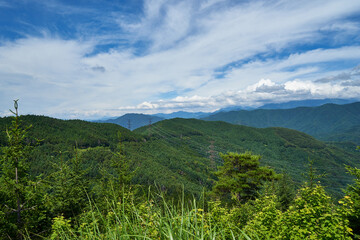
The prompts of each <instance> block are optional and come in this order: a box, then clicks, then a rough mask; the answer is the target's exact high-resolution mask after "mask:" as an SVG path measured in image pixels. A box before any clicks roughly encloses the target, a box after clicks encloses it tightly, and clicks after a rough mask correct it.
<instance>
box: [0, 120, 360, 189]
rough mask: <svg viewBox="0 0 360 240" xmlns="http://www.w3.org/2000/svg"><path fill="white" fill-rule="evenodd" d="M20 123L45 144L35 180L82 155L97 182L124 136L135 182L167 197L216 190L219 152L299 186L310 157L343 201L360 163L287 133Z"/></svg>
mask: <svg viewBox="0 0 360 240" xmlns="http://www.w3.org/2000/svg"><path fill="white" fill-rule="evenodd" d="M21 119H22V120H23V122H24V124H25V125H30V124H32V126H33V127H32V128H31V129H30V130H29V138H28V139H29V142H33V143H35V142H34V140H33V139H34V138H38V139H43V141H41V142H40V143H39V144H38V145H37V146H35V151H34V152H33V155H32V156H31V158H30V163H31V173H32V174H33V175H38V174H40V173H42V174H44V175H46V174H49V172H51V171H52V165H53V164H54V163H56V162H58V161H60V160H61V161H66V160H67V159H71V158H72V157H74V156H75V155H76V154H78V155H77V157H80V158H82V163H83V167H84V169H89V170H90V172H89V174H88V177H89V178H91V179H97V178H99V177H100V175H101V174H100V172H99V171H100V169H104V168H111V166H110V165H108V160H109V158H111V156H112V153H113V152H114V151H116V148H117V145H118V143H119V138H118V132H120V135H121V138H120V141H121V151H122V154H124V155H125V157H126V158H127V160H128V162H129V164H130V166H131V169H132V170H135V169H136V172H135V176H134V178H133V183H138V184H144V185H152V184H154V183H157V184H159V186H161V187H162V188H163V189H166V190H167V191H168V192H174V191H178V190H179V191H181V188H182V186H185V190H186V191H187V192H189V193H195V194H196V193H199V192H201V190H202V189H203V187H205V188H206V189H210V187H211V185H212V183H213V180H214V179H215V176H214V175H213V172H214V170H215V169H216V166H219V165H221V164H222V161H221V160H220V157H219V153H227V152H230V151H231V152H245V151H252V152H253V153H254V154H260V155H262V160H261V163H262V164H263V165H269V166H271V167H273V168H275V169H276V171H277V172H279V173H282V172H284V173H287V174H289V175H290V176H291V177H292V178H293V179H294V180H295V181H296V182H298V183H300V182H302V181H304V180H305V177H304V175H303V173H305V172H306V171H307V170H306V169H307V163H308V159H312V160H314V162H315V167H316V168H318V169H319V172H320V173H323V172H326V173H327V176H326V178H325V179H323V183H324V184H325V185H326V186H328V188H329V191H330V192H332V193H335V194H338V195H340V194H341V189H342V188H344V187H345V185H346V184H348V183H350V177H349V176H348V175H347V174H346V173H345V168H344V164H349V165H355V164H356V163H359V162H360V154H359V153H357V152H355V151H353V150H350V151H349V152H345V151H344V150H341V149H338V148H336V147H334V146H329V145H327V144H325V143H323V142H321V141H318V140H316V139H314V138H313V137H311V136H309V135H306V134H304V133H301V132H298V131H294V130H289V129H285V128H266V129H257V128H253V127H246V126H238V125H232V124H228V123H225V122H207V121H202V120H195V119H171V120H164V121H161V122H158V123H155V124H152V125H151V126H147V127H142V128H140V129H137V130H135V131H133V132H131V131H129V130H127V129H125V128H123V127H120V126H118V125H115V124H108V123H90V122H85V121H80V120H68V121H65V120H59V119H53V118H49V117H42V116H22V117H21ZM9 125H10V119H9V118H0V130H1V133H0V139H1V145H2V146H3V145H4V144H6V141H5V129H6V126H9ZM34 145H35V144H34ZM75 147H77V149H78V150H77V151H76V150H74V148H75ZM351 148H352V147H350V148H349V149H351ZM354 149H355V147H354Z"/></svg>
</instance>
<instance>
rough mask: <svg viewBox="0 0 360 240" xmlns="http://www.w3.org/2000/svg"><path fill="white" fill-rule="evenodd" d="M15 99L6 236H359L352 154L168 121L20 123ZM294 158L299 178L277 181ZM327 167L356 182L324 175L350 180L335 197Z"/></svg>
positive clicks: (1, 190) (1, 233)
mask: <svg viewBox="0 0 360 240" xmlns="http://www.w3.org/2000/svg"><path fill="white" fill-rule="evenodd" d="M15 103H16V105H15V111H14V117H12V118H2V119H1V126H2V128H3V131H2V134H3V135H1V138H0V139H1V141H0V144H1V155H0V159H1V161H0V203H1V204H0V237H1V238H2V239H49V238H50V239H351V238H358V237H359V236H358V234H360V232H359V229H358V228H357V226H359V225H360V221H359V220H360V210H359V209H360V207H359V206H360V190H359V189H360V185H359V184H360V174H359V172H360V170H359V169H358V168H357V165H356V164H354V162H355V161H356V160H358V156H359V155H358V153H356V152H352V153H348V152H345V151H344V150H342V149H338V148H336V147H333V146H328V145H326V144H324V143H322V142H319V141H317V140H315V139H313V138H311V137H309V136H308V135H306V134H302V133H299V132H296V131H292V130H287V129H282V128H271V129H262V130H258V129H254V128H249V127H242V126H232V125H230V124H225V123H220V122H213V123H207V122H204V121H199V120H183V119H174V120H169V121H162V122H159V123H157V124H155V125H153V126H151V127H148V128H142V129H138V130H137V131H135V132H130V131H128V130H126V129H124V128H122V127H119V126H117V125H113V124H99V123H88V122H84V121H78V120H76V121H75V120H73V121H62V120H57V119H51V118H47V117H37V116H21V117H20V116H19V114H18V106H17V102H15ZM30 123H31V125H30ZM209 129H212V130H213V131H211V130H209ZM215 129H216V131H215ZM209 132H212V134H209ZM227 142H228V143H229V145H226V144H227ZM276 146H278V148H279V149H276ZM260 149H267V150H265V151H263V152H261V151H260ZM247 150H251V151H252V152H254V153H260V154H261V155H262V156H263V158H261V157H260V156H259V155H256V154H254V153H251V152H248V151H247ZM220 151H221V152H224V154H221V155H220V157H218V155H217V153H218V152H220ZM231 151H233V152H231ZM236 152H243V153H236ZM316 152H318V153H316ZM263 153H265V154H263ZM270 153H272V154H270ZM280 153H281V154H280ZM292 153H293V154H294V156H293V157H292V156H291V155H289V156H288V157H284V156H286V155H288V154H292ZM265 156H266V157H265ZM314 156H315V157H317V158H313V157H314ZM277 158H278V159H277ZM301 158H304V159H303V160H302V162H307V163H308V166H301V168H299V169H303V170H304V171H301V170H300V171H299V169H298V170H296V169H293V172H291V171H287V172H289V174H282V175H281V174H277V173H275V171H277V172H278V173H281V169H282V170H290V169H291V168H292V167H293V166H300V165H301V164H299V163H297V164H298V165H296V164H295V163H291V162H292V161H291V160H293V161H300V159H301ZM308 158H310V159H314V161H308ZM263 160H266V161H263ZM261 162H262V164H260V163H261ZM289 162H290V163H291V164H289ZM268 163H273V165H272V166H273V168H274V169H275V170H274V169H272V168H269V167H266V166H265V165H268ZM344 163H345V164H346V165H347V167H346V169H345V167H344V165H343V164H344ZM286 164H289V165H286ZM292 164H295V165H292ZM269 165H270V164H269ZM325 165H328V166H331V167H332V168H334V169H333V171H329V173H330V174H335V173H336V172H339V171H340V169H342V170H341V171H343V172H345V171H348V172H349V173H350V174H348V175H349V176H350V175H352V176H353V177H354V179H355V182H354V181H352V180H351V179H350V177H349V178H347V179H344V178H337V179H336V175H332V176H331V178H334V177H335V179H336V180H335V181H339V182H340V185H338V186H342V187H343V188H345V187H346V184H350V183H352V184H351V185H349V186H348V187H347V191H346V193H344V194H343V195H342V196H341V197H340V196H339V191H336V189H335V190H334V189H333V191H330V192H332V193H337V194H336V195H334V194H332V195H329V193H327V191H326V190H328V188H324V187H323V186H322V185H321V184H320V182H318V180H319V179H320V177H321V176H322V175H323V174H321V173H320V174H319V173H317V172H316V170H315V168H316V167H318V168H319V166H320V167H324V166H325ZM217 166H219V168H217ZM335 168H336V169H335ZM328 170H331V168H328ZM296 171H297V173H296ZM301 172H304V173H307V175H306V176H301V177H298V178H293V176H296V174H297V175H301ZM322 180H326V178H325V179H324V178H322ZM327 181H329V180H327ZM325 182H326V181H325ZM334 196H336V197H337V199H338V200H335V198H334Z"/></svg>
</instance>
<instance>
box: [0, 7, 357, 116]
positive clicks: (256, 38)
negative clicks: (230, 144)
mask: <svg viewBox="0 0 360 240" xmlns="http://www.w3.org/2000/svg"><path fill="white" fill-rule="evenodd" d="M55 3H56V2H52V5H51V4H50V5H49V6H50V7H51V6H57V5H56V4H55ZM54 4H55V5H54ZM143 8H144V14H143V16H138V17H139V18H138V21H128V19H126V18H124V16H123V15H122V17H121V18H116V19H113V21H114V25H115V24H116V26H117V27H118V26H120V28H121V30H123V31H125V32H123V33H122V35H121V37H126V41H128V42H130V43H133V44H134V45H132V46H131V47H129V48H124V47H122V48H113V49H112V50H109V51H107V52H106V51H105V52H104V51H102V52H101V53H97V54H94V52H93V50H94V49H95V48H96V47H97V45H99V44H103V43H104V42H106V43H107V42H108V41H113V40H114V39H115V40H116V39H119V36H112V34H111V33H109V34H108V35H104V36H103V35H101V36H94V40H93V41H84V40H81V39H78V40H76V39H73V40H63V39H60V38H54V37H52V36H51V34H50V35H48V36H44V37H43V38H34V37H28V38H26V39H20V40H17V41H14V42H3V43H0V44H1V45H0V87H1V88H0V100H1V102H2V103H1V105H0V110H1V111H2V112H3V111H5V110H3V109H7V108H8V105H7V102H6V101H7V100H8V99H13V98H14V99H15V98H21V99H23V101H24V102H26V103H25V104H26V109H27V111H28V112H31V113H37V114H47V115H59V114H64V112H71V113H73V114H78V115H77V116H81V115H82V116H90V115H96V116H97V115H101V114H102V113H103V114H118V113H119V112H121V111H130V110H138V111H140V110H146V109H148V110H151V111H157V110H164V111H167V110H169V109H175V110H176V109H180V108H183V109H186V110H192V109H194V110H195V109H198V110H205V111H206V110H214V109H217V108H220V107H223V106H228V105H235V104H240V105H244V104H249V105H253V104H255V105H256V104H259V102H261V101H266V100H269V99H276V100H280V99H287V98H303V97H321V96H325V97H328V96H331V97H334V96H335V97H336V96H338V97H348V96H355V97H356V91H355V90H356V89H357V88H356V87H357V85H356V84H357V83H356V82H351V81H350V82H346V83H345V82H343V81H342V79H340V80H339V81H328V82H326V81H323V82H320V81H318V82H314V80H317V79H321V78H324V77H331V76H337V75H338V74H341V73H342V72H344V71H345V72H346V71H348V70H349V69H348V66H344V67H339V68H338V69H335V70H331V69H328V66H329V65H328V64H329V63H335V62H350V61H352V62H356V61H360V47H359V46H358V44H356V43H353V42H351V40H350V41H349V40H347V41H348V42H347V44H345V45H342V46H336V45H334V46H333V47H332V48H331V49H329V48H318V49H312V50H305V49H302V48H300V49H298V48H297V46H298V45H301V46H303V45H312V44H314V43H316V42H317V41H322V40H323V38H326V37H327V36H324V35H322V34H323V32H332V34H333V35H331V38H329V39H326V41H327V42H328V41H330V42H331V41H332V39H333V37H336V36H337V35H341V34H343V33H344V31H345V32H353V33H354V34H355V33H357V34H359V33H360V29H359V27H358V23H356V22H351V21H350V20H344V19H345V18H346V17H347V16H350V15H352V14H354V13H356V12H358V9H360V2H359V1H353V0H344V1H335V0H334V1H325V2H324V1H320V0H315V1H270V2H269V1H245V2H242V3H239V4H234V3H233V2H230V1H218V0H208V1H200V2H198V3H195V2H194V1H190V0H188V1H187V0H185V1H150V0H149V1H145V5H144V6H143ZM107 21H108V19H107ZM342 23H345V25H342ZM106 24H109V23H108V22H107V23H106ZM117 31H119V29H117ZM117 31H115V32H117ZM108 38H111V40H109V39H108ZM144 42H145V43H144ZM141 44H143V45H141ZM147 44H149V46H148V45H147ZM330 45H331V44H330ZM138 47H139V48H144V49H145V50H143V51H142V52H141V53H140V54H139V53H137V50H138V49H137V48H138ZM90 53H91V55H89V54H90ZM274 56H275V57H274ZM219 69H220V70H219ZM219 72H220V75H223V76H222V77H218V76H217V75H218V74H219ZM260 79H264V80H260ZM259 80H260V82H259ZM351 83H353V85H354V86H355V87H354V88H353V89H352V88H350V87H349V86H350V85H351ZM354 89H355V90H354ZM173 91H176V92H179V93H184V94H183V95H181V96H178V97H175V98H173V99H161V97H159V96H163V95H164V94H166V93H168V92H173ZM106 109H108V110H106ZM71 116H74V115H71Z"/></svg>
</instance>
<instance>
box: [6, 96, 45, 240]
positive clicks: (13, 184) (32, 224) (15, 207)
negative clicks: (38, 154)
mask: <svg viewBox="0 0 360 240" xmlns="http://www.w3.org/2000/svg"><path fill="white" fill-rule="evenodd" d="M14 107H15V112H13V111H12V113H13V114H14V115H15V116H14V117H13V119H12V125H11V127H10V128H9V129H7V130H6V134H7V140H8V145H7V146H6V147H3V148H2V151H3V155H2V156H1V161H0V186H1V188H0V202H1V205H0V215H2V218H1V219H0V223H1V227H0V237H2V238H5V237H6V236H7V237H12V238H15V237H16V238H18V239H21V238H23V236H24V234H25V231H26V228H27V229H28V230H30V231H34V230H35V229H36V228H37V227H38V225H41V222H42V220H44V219H45V218H46V217H45V216H44V215H43V209H42V207H41V205H42V204H41V200H42V199H41V190H42V188H41V187H42V186H41V182H40V181H39V179H31V177H30V176H29V175H28V164H29V163H28V157H29V155H30V152H31V150H32V147H30V146H29V145H27V144H26V143H25V139H26V137H27V132H28V130H29V127H26V128H24V127H23V126H22V122H21V121H20V119H19V115H18V102H17V100H15V101H14Z"/></svg>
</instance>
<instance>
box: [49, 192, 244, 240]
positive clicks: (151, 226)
mask: <svg viewBox="0 0 360 240" xmlns="http://www.w3.org/2000/svg"><path fill="white" fill-rule="evenodd" d="M149 192H150V191H149ZM180 198H181V199H180V200H179V201H177V203H174V202H172V201H168V200H166V199H165V197H164V195H163V194H161V193H160V194H150V193H149V195H148V197H147V199H146V200H145V201H142V202H140V203H137V204H135V202H134V198H133V195H132V194H131V193H130V192H123V194H122V197H121V198H120V199H112V200H109V199H105V200H104V202H103V203H100V204H99V203H97V204H96V203H94V202H93V201H89V203H90V206H89V210H88V211H86V212H84V213H83V214H82V216H81V217H80V218H79V219H78V220H77V221H76V222H73V223H71V222H70V221H69V220H66V219H64V218H63V217H61V216H59V217H57V218H55V219H54V222H53V226H52V234H51V239H114V240H115V239H121V240H125V239H144V240H145V239H171V240H172V239H184V240H187V239H189V240H190V239H191V240H200V239H250V238H249V237H248V236H246V234H244V233H243V232H242V231H241V230H240V229H238V228H237V227H235V226H231V225H230V223H223V222H217V223H216V222H214V221H213V220H212V219H211V214H209V212H208V211H204V204H205V202H204V201H201V200H200V201H197V200H195V199H193V200H191V201H187V200H185V199H184V195H182V197H180ZM199 202H200V205H201V207H202V208H200V207H199V206H198V203H199ZM99 205H102V206H101V207H99Z"/></svg>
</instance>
